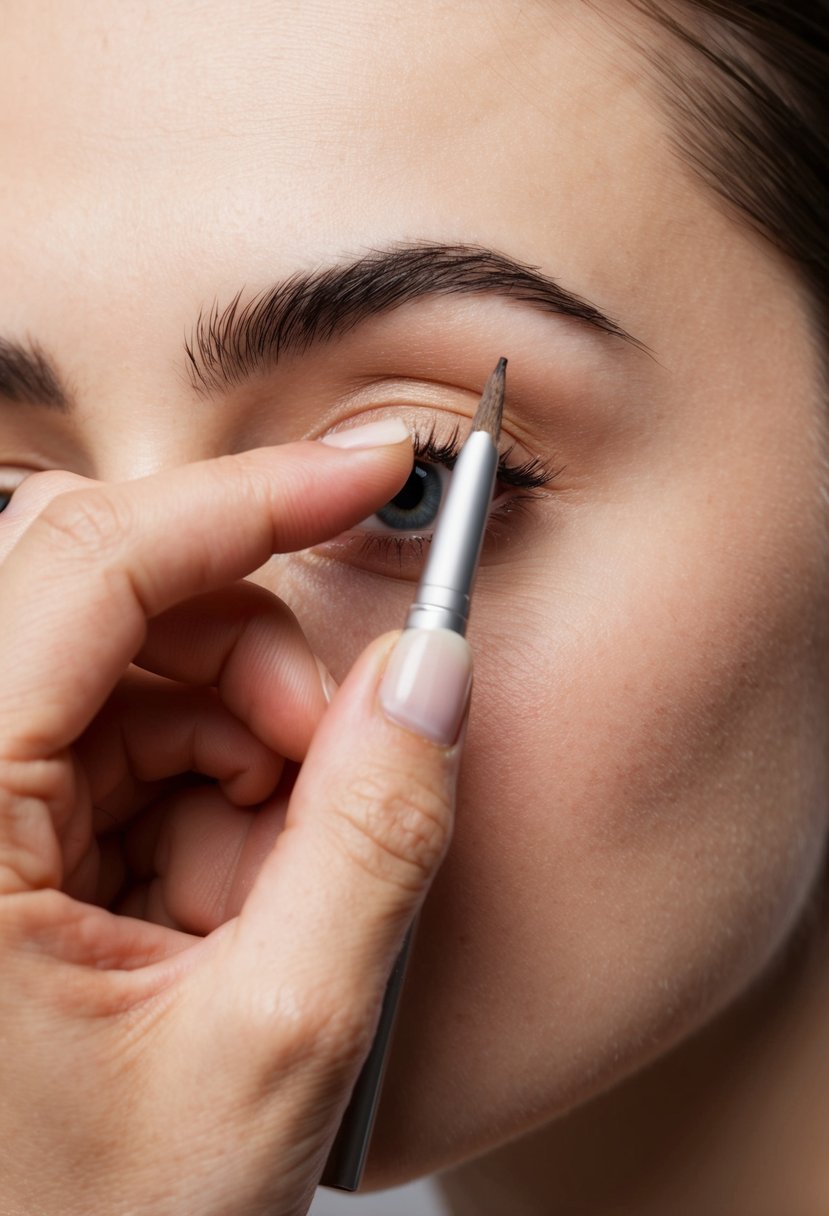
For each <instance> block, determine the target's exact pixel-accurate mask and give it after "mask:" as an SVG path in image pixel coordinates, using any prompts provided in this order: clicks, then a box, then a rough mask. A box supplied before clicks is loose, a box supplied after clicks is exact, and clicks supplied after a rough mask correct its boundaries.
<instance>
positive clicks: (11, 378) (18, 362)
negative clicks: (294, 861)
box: [0, 242, 651, 413]
mask: <svg viewBox="0 0 829 1216" xmlns="http://www.w3.org/2000/svg"><path fill="white" fill-rule="evenodd" d="M243 294H244V288H242V289H241V290H240V291H239V292H237V293H236V295H235V296H234V297H233V299H232V300H231V301H230V303H229V304H228V305H227V306H226V307H224V308H223V309H221V310H220V308H219V304H218V302H215V303H214V304H213V306H212V307H211V308H210V309H209V310H208V311H207V313H205V312H202V313H200V314H199V316H198V318H197V320H196V323H195V325H194V327H193V331H192V334H191V336H190V337H189V339H187V340H186V341H185V350H186V353H187V367H188V371H189V376H190V380H191V382H192V384H193V386H194V388H195V389H196V390H197V391H199V392H200V393H202V394H213V393H215V392H217V391H219V390H220V389H223V388H227V387H231V386H233V385H236V384H240V383H242V382H243V381H244V380H247V379H249V378H250V377H252V376H254V375H255V374H256V373H257V372H262V371H265V370H267V369H268V368H269V367H272V366H274V365H275V364H276V363H277V362H278V360H279V358H280V356H284V355H287V354H297V353H301V352H303V351H306V350H308V348H309V347H311V346H312V345H315V344H317V343H324V342H327V341H330V340H331V339H332V338H334V337H337V336H339V335H340V334H344V333H346V332H347V331H348V330H350V329H355V328H356V327H357V326H358V325H359V324H360V323H361V322H362V321H365V320H367V319H368V318H369V317H372V316H376V315H377V314H378V313H382V312H389V311H391V310H392V309H395V308H399V307H400V306H401V305H403V304H406V303H409V302H410V301H412V300H416V299H419V298H421V297H423V296H429V295H432V296H434V295H497V296H501V297H502V298H503V297H505V298H507V299H510V300H515V301H517V302H518V303H521V304H526V305H529V306H530V307H532V308H535V309H537V310H538V311H540V312H543V313H548V314H558V315H563V316H567V317H573V318H575V319H576V320H579V321H583V322H585V323H586V324H587V325H591V326H593V328H594V329H596V330H598V331H600V332H601V333H603V334H605V335H608V336H610V337H612V338H620V339H622V340H623V341H625V342H629V343H630V344H631V345H633V346H635V347H637V348H638V349H640V350H643V351H645V352H646V353H648V354H649V353H651V352H650V351H649V349H648V347H647V346H645V344H644V342H641V341H640V340H639V339H638V338H634V337H633V336H632V335H631V334H629V333H627V331H626V330H624V329H623V328H622V326H621V325H620V324H619V323H618V322H617V321H615V320H613V319H612V318H610V317H609V316H607V315H606V314H605V313H603V312H602V311H601V310H600V309H598V308H597V307H596V306H595V305H594V304H591V303H590V302H589V301H588V300H585V299H584V298H583V297H581V296H579V295H576V293H575V292H572V291H569V290H568V289H567V288H565V287H562V286H561V285H560V284H559V283H557V282H556V281H555V279H552V278H550V277H549V276H548V275H545V274H543V273H542V272H541V270H540V269H539V268H538V267H535V266H529V265H526V264H525V263H523V262H517V261H515V260H514V259H513V258H510V257H507V256H506V255H505V254H503V253H496V252H494V251H493V250H491V249H485V248H483V247H482V246H479V245H443V244H434V243H427V242H414V243H412V244H398V245H392V246H390V247H389V248H386V249H372V250H369V252H368V253H365V254H363V255H362V256H361V257H358V258H356V259H353V260H351V261H347V262H343V263H338V264H337V265H334V266H330V267H327V268H324V269H321V270H315V271H308V272H299V273H297V274H294V275H292V276H291V277H290V278H288V279H284V280H283V281H282V282H280V283H277V284H276V285H275V286H274V287H271V288H269V289H268V290H266V291H264V292H261V293H260V294H259V295H256V296H254V297H253V299H251V300H250V301H248V303H246V304H244V305H242V302H241V301H242V295H243ZM0 398H4V399H5V400H7V401H12V402H22V403H29V404H32V405H40V406H46V407H47V408H49V409H56V410H60V411H62V412H64V413H65V412H68V411H69V410H70V409H71V408H72V394H71V392H70V391H69V389H68V388H67V387H66V386H65V385H63V384H62V383H61V379H60V376H59V374H58V371H57V369H56V368H55V366H54V364H53V363H52V362H51V361H50V359H49V357H48V356H47V354H46V353H45V351H43V350H42V349H41V347H40V346H39V345H38V344H37V343H36V342H33V341H30V340H27V341H25V342H12V341H7V340H5V339H3V338H0Z"/></svg>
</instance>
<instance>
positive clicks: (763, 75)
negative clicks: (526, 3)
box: [631, 0, 829, 339]
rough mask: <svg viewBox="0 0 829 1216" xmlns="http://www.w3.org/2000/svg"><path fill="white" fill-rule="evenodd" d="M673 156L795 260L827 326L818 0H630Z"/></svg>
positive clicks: (827, 229)
mask: <svg viewBox="0 0 829 1216" xmlns="http://www.w3.org/2000/svg"><path fill="white" fill-rule="evenodd" d="M631 3H632V4H633V5H634V7H636V8H637V9H639V10H640V11H641V12H643V13H645V14H646V15H648V16H650V17H652V18H654V19H655V20H656V21H658V22H659V23H660V24H661V25H662V26H663V27H664V28H665V29H666V30H667V31H668V33H669V35H670V39H669V41H668V43H666V42H665V41H664V40H660V41H659V43H656V44H653V45H649V46H647V47H644V48H643V47H642V46H641V43H640V50H644V53H645V55H646V57H647V59H648V60H649V61H650V62H651V64H652V65H653V66H654V67H655V69H656V70H657V76H658V77H659V78H661V82H662V83H663V86H664V85H665V84H667V86H668V87H667V88H666V89H664V91H665V93H666V97H667V104H668V109H669V113H670V115H671V117H672V118H673V119H674V120H675V140H676V146H677V149H678V151H679V152H680V154H681V156H682V158H683V159H684V160H685V161H686V162H688V163H689V164H690V165H691V166H692V167H693V169H694V170H695V171H696V172H697V173H699V175H700V176H701V177H702V178H703V179H704V180H705V181H706V182H707V183H708V185H709V186H710V187H712V188H713V189H714V190H715V191H716V192H717V193H718V194H719V195H720V196H721V197H722V198H723V199H725V200H726V202H727V203H728V204H729V205H730V206H731V207H734V208H736V209H737V211H738V212H739V213H740V214H741V215H742V216H743V217H744V218H745V219H748V221H749V222H750V223H751V224H752V226H753V227H754V228H756V229H757V231H759V232H761V233H762V234H763V236H765V237H766V238H767V239H768V240H770V241H771V242H772V243H773V244H774V245H775V246H777V248H779V249H780V250H782V252H783V253H784V254H786V255H787V256H788V257H789V258H791V259H792V261H793V262H794V263H795V264H796V266H797V268H798V269H799V271H800V274H801V276H802V279H803V281H804V283H805V286H806V288H807V291H808V293H809V296H810V298H811V303H812V304H813V306H814V308H813V312H814V318H815V321H816V323H817V326H818V331H819V333H820V334H821V335H822V337H823V338H824V339H825V338H828V337H829V113H827V110H829V3H827V2H826V0H631Z"/></svg>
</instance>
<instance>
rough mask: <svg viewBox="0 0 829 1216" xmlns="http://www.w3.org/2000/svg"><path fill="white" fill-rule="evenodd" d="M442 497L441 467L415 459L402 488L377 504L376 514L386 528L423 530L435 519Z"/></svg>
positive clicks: (429, 526) (412, 530)
mask: <svg viewBox="0 0 829 1216" xmlns="http://www.w3.org/2000/svg"><path fill="white" fill-rule="evenodd" d="M442 498H443V478H442V477H441V470H440V469H439V468H438V467H437V466H436V465H433V464H424V463H423V462H422V461H420V460H416V461H415V466H414V468H413V469H412V471H411V474H410V475H409V480H408V481H407V482H406V484H405V485H404V487H403V489H402V490H401V491H400V493H399V494H396V495H395V496H394V498H393V499H392V500H391V502H387V503H386V505H385V506H384V507H381V508H380V510H379V511H378V512H377V518H378V519H379V520H381V521H382V522H383V523H384V524H386V526H387V527H389V528H397V529H399V530H400V531H410V532H423V531H425V530H426V529H427V528H431V527H432V525H433V524H434V522H435V520H436V519H437V514H438V510H439V508H440V503H441V499H442Z"/></svg>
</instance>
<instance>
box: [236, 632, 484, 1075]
mask: <svg viewBox="0 0 829 1216" xmlns="http://www.w3.org/2000/svg"><path fill="white" fill-rule="evenodd" d="M470 687H471V652H470V649H469V646H468V644H467V643H466V641H465V640H464V639H463V638H462V637H460V636H459V635H458V634H455V633H451V632H450V631H448V630H407V631H406V632H404V633H403V634H400V635H386V636H385V637H383V638H380V639H378V640H377V641H376V642H374V643H373V644H372V645H371V646H369V647H368V649H367V650H366V651H365V652H364V653H363V655H362V656H361V658H360V659H359V660H358V661H357V663H356V664H355V666H354V668H353V669H352V671H351V672H350V673H349V675H348V677H347V678H346V680H345V682H344V683H343V685H342V687H341V688H340V689H339V690H338V692H337V693H336V694H335V696H334V699H333V702H332V704H331V705H330V707H329V709H328V710H327V712H326V714H325V717H324V718H323V720H322V722H321V724H320V726H319V728H318V730H317V732H316V734H315V735H314V738H313V741H312V743H311V747H310V750H309V752H308V755H307V758H306V760H305V762H304V764H303V766H302V769H301V771H300V774H299V777H298V780H297V784H296V786H295V788H294V791H293V794H292V796H291V802H290V807H289V811H288V818H287V821H286V826H285V831H284V832H283V833H282V834H281V836H280V837H279V839H278V841H277V844H276V847H275V848H274V850H273V852H272V853H271V854H270V856H269V857H268V858H267V860H266V862H265V864H264V866H263V868H262V870H261V871H260V873H259V875H258V877H257V880H256V883H255V885H254V887H253V889H252V891H251V893H250V895H249V896H248V899H247V900H246V902H245V906H244V908H243V909H242V912H241V914H240V916H239V918H238V920H237V922H236V925H235V930H234V933H233V938H234V940H233V943H232V949H231V950H230V951H229V952H228V953H227V954H226V955H225V958H226V960H227V962H228V963H229V965H230V966H231V967H232V969H233V972H234V975H233V977H232V979H233V982H231V983H230V984H227V985H223V988H224V990H225V991H230V992H232V991H237V992H241V991H244V994H245V995H244V998H243V999H244V1005H245V1007H246V1010H247V1011H248V1012H249V1011H250V1009H251V1004H252V1003H253V1004H254V1005H255V1006H257V1007H260V1008H261V1009H262V1010H263V1011H264V1010H269V1011H271V1017H270V1023H269V1024H270V1026H271V1027H272V1030H271V1034H272V1035H273V1036H274V1041H273V1042H272V1043H271V1045H270V1046H271V1049H272V1050H275V1052H276V1054H277V1055H280V1054H281V1052H282V1050H283V1049H284V1047H285V1043H284V1033H285V1027H284V1026H282V1027H280V1026H279V1021H280V1019H279V1017H278V1016H277V1017H276V1018H273V1011H274V1010H276V1009H280V1008H281V1009H286V1008H290V1010H291V1011H292V1019H291V1020H293V1021H294V1023H295V1025H294V1029H295V1030H296V1031H298V1032H299V1033H300V1035H301V1033H302V1031H301V1026H302V1024H306V1029H307V1030H308V1031H309V1032H310V1034H311V1036H313V1035H314V1031H313V1029H312V1028H313V1027H315V1026H316V1027H317V1028H320V1027H325V1033H326V1037H330V1036H331V1034H332V1033H334V1037H335V1038H336V1033H335V1027H337V1028H339V1033H341V1034H342V1035H343V1036H344V1037H345V1038H348V1037H349V1036H352V1037H353V1039H354V1040H356V1039H360V1040H363V1041H362V1044H360V1043H359V1042H356V1041H352V1042H341V1043H339V1044H337V1043H331V1044H330V1046H332V1047H334V1049H335V1050H336V1049H337V1048H338V1047H339V1049H340V1050H342V1049H345V1051H346V1052H348V1051H349V1049H351V1050H355V1049H356V1050H358V1051H359V1049H360V1046H361V1045H362V1046H363V1047H365V1046H367V1041H366V1040H367V1039H369V1040H370V1034H371V1032H372V1030H373V1024H374V1020H375V1018H376V1014H377V1012H378V1011H379V1007H380V1002H381V999H382V994H383V989H384V986H385V983H386V980H387V978H388V975H389V972H390V971H391V968H392V965H393V962H394V959H395V957H396V955H397V952H398V950H399V949H400V946H401V944H402V941H403V937H404V935H405V932H406V929H407V927H408V926H409V924H410V923H411V921H412V920H413V918H414V916H415V915H416V913H417V911H418V909H419V907H420V905H421V903H422V901H423V898H424V896H425V894H426V891H427V890H428V888H429V885H430V883H431V881H432V879H433V878H434V876H435V874H436V872H437V870H438V867H439V865H440V862H441V860H442V859H443V856H444V854H445V852H446V848H447V846H448V844H449V839H450V837H451V833H452V824H453V814H454V797H455V784H456V775H457V768H458V761H459V752H460V743H459V737H460V736H461V735H462V725H463V721H464V718H465V715H466V708H467V703H468V700H469V691H470ZM323 1006H324V1007H323ZM306 1015H307V1016H306ZM261 1022H262V1023H265V1024H266V1025H267V1024H268V1019H267V1018H266V1017H263V1018H262V1019H261ZM259 1029H260V1032H261V1029H262V1025H261V1023H260V1026H259ZM267 1037H270V1036H267ZM248 1041H249V1040H248ZM262 1046H263V1047H265V1049H266V1050H267V1044H265V1043H263V1044H262ZM304 1046H305V1049H306V1051H307V1050H310V1051H311V1052H313V1051H314V1044H312V1043H309V1042H308V1041H306V1042H305V1044H304Z"/></svg>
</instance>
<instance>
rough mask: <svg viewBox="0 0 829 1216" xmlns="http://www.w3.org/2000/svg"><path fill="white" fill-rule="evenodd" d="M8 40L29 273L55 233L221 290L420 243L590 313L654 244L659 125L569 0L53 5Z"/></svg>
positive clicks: (594, 15)
mask: <svg viewBox="0 0 829 1216" xmlns="http://www.w3.org/2000/svg"><path fill="white" fill-rule="evenodd" d="M600 7H601V6H600ZM4 22H5V24H6V27H7V36H6V40H5V41H6V46H7V51H6V58H7V62H6V63H4V64H3V69H2V72H0V112H2V113H4V114H5V115H6V116H7V117H8V125H7V134H6V136H5V139H4V142H5V143H6V145H7V146H6V147H5V148H4V153H3V156H4V162H5V163H6V165H8V166H10V168H11V172H9V173H6V174H4V179H5V186H3V185H1V184H0V191H2V195H0V201H2V204H3V207H4V212H7V213H8V214H9V216H10V218H11V222H12V223H13V222H14V216H15V215H18V216H19V217H20V219H19V223H20V224H21V225H23V227H24V231H21V232H20V233H19V238H20V240H22V241H23V242H24V244H29V242H30V240H31V239H32V234H33V233H34V232H35V231H37V234H38V235H37V249H38V251H39V256H40V258H41V260H43V257H44V254H45V253H46V252H47V250H48V249H49V246H50V245H54V246H55V248H54V253H55V256H56V257H60V258H61V259H63V258H65V256H66V248H65V247H66V234H67V233H72V234H76V236H77V239H78V242H79V243H80V244H81V245H84V246H87V248H86V251H85V254H84V257H85V258H87V259H88V257H89V256H90V250H89V247H88V246H89V245H90V244H91V245H92V246H93V247H94V248H95V249H97V250H98V251H99V256H102V257H104V258H105V259H106V260H107V263H108V264H109V265H110V266H111V267H114V266H117V265H118V264H119V262H120V261H121V260H123V259H127V261H128V263H129V265H130V267H131V268H132V270H133V271H134V270H135V268H136V262H141V260H142V259H144V258H146V259H147V260H148V262H149V263H152V261H153V260H154V259H155V258H156V257H157V256H158V252H159V249H158V247H159V245H160V244H166V245H167V246H168V249H169V252H170V255H172V256H174V257H175V258H176V259H177V260H178V262H179V266H180V269H181V270H184V271H186V272H188V273H193V274H196V275H197V276H198V273H199V270H200V268H201V267H202V266H203V265H204V262H205V259H206V258H207V259H209V262H210V265H211V269H212V273H213V276H214V280H215V278H216V276H218V278H219V279H221V276H222V272H223V269H226V270H227V272H228V273H231V271H232V273H233V275H234V282H235V281H236V279H237V277H238V273H239V270H240V269H242V270H243V271H244V270H246V269H248V270H250V269H252V268H253V267H254V266H255V265H256V264H257V262H258V260H259V259H261V258H262V257H263V256H265V257H267V259H268V261H269V262H270V263H273V261H274V259H275V258H276V259H277V260H278V263H279V269H280V270H286V269H287V270H290V269H292V268H294V267H295V266H300V265H301V266H305V265H307V261H308V258H309V256H310V257H311V258H314V257H317V256H322V255H325V256H327V257H330V256H331V255H332V254H334V255H336V254H338V253H341V252H344V251H346V250H348V251H351V252H353V251H354V250H357V249H361V248H365V247H366V246H372V245H374V244H376V243H377V242H378V241H386V240H393V239H413V238H419V237H422V236H432V235H434V236H439V237H440V238H441V239H445V240H464V241H474V240H481V241H483V242H485V243H487V244H493V243H494V244H496V245H497V244H498V243H499V242H500V243H501V244H502V245H503V246H504V247H505V248H507V249H509V250H510V252H511V253H513V254H514V255H516V256H522V254H526V255H527V256H528V258H529V259H530V260H532V259H533V258H537V255H538V252H539V248H540V247H541V248H549V249H550V250H551V251H552V250H554V251H555V252H556V255H557V265H556V267H555V271H556V272H557V273H559V272H560V273H561V274H562V275H564V274H567V275H569V276H570V277H571V278H572V277H575V278H577V279H578V280H579V282H580V284H581V285H582V287H583V288H584V290H586V291H590V290H595V289H596V287H598V286H601V287H602V289H603V288H604V287H605V286H606V285H607V283H608V279H612V277H613V276H614V275H615V274H618V275H621V276H622V277H625V276H626V275H627V272H628V257H627V256H624V251H623V250H621V249H620V242H619V241H618V233H619V232H620V231H624V233H625V244H626V246H627V248H630V246H631V245H634V246H637V245H642V246H644V245H645V244H647V245H649V246H650V247H652V246H653V245H654V244H655V243H658V240H659V232H658V225H659V219H658V217H659V214H660V207H661V205H662V203H663V202H664V192H665V190H666V188H668V187H667V186H666V180H667V181H670V180H671V179H672V178H674V177H676V169H675V166H674V165H673V162H672V161H671V160H670V158H669V156H668V153H667V150H666V148H665V140H664V127H663V119H662V116H661V114H660V113H659V112H658V109H657V107H655V106H654V105H652V104H651V103H650V102H649V100H648V99H647V98H646V97H645V96H644V95H643V93H642V91H641V90H640V88H639V87H638V81H639V79H640V73H639V71H638V65H635V64H634V63H632V52H631V49H630V45H629V43H627V42H626V41H625V40H623V39H621V38H619V36H618V34H617V33H616V32H614V27H613V25H612V24H611V23H610V22H608V21H607V20H606V19H605V17H604V16H603V15H602V13H601V12H597V11H595V10H594V9H593V7H592V6H590V5H587V4H584V3H583V2H582V0H575V2H570V0H548V2H545V3H531V4H525V3H524V4H518V3H517V2H516V3H513V2H511V0H503V2H502V3H495V4H486V5H481V4H480V3H466V4H464V3H456V2H453V3H452V4H451V5H450V4H446V3H443V2H441V3H438V2H433V0H418V3H416V4H414V5H412V4H405V3H400V4H398V3H377V2H370V3H368V2H366V3H362V4H360V3H353V2H349V3H346V2H345V0H340V2H337V0H335V2H334V3H330V4H328V5H320V4H313V5H308V4H304V3H294V4H291V3H287V4H286V3H280V4H277V5H274V4H250V5H246V6H243V7H242V8H241V9H238V10H234V11H233V12H232V13H229V11H228V8H227V6H226V5H219V4H216V5H210V4H204V3H199V4H195V3H194V4H187V3H177V4H172V5H170V4H162V3H152V2H151V3H148V4H147V3H144V4H131V3H119V4H113V3H104V2H102V0H99V2H97V3H96V2H93V0H84V2H82V3H81V2H80V0H79V2H77V3H73V2H71V0H70V2H68V3H66V4H62V5H60V6H49V9H48V13H47V11H46V9H45V6H40V5H30V4H26V3H22V2H21V3H19V4H17V5H11V6H7V12H6V14H5V15H4ZM666 173H667V174H668V177H667V179H666V176H665V175H666ZM657 182H659V183H660V184H659V189H658V190H656V189H655V187H656V184H657ZM649 186H651V187H653V189H649ZM3 195H4V196H5V197H3ZM24 199H25V206H21V203H22V200H24ZM92 217H94V222H93V220H92ZM161 217H163V223H162V222H160V220H161ZM608 225H610V226H611V229H612V231H610V232H603V231H602V229H603V228H606V227H607V226H608ZM27 233H28V234H29V236H28V237H27V235H26V234H27ZM125 233H128V234H129V242H128V248H127V249H125V248H124V234H125ZM645 237H647V241H645V239H644V238H645ZM639 252H640V255H641V253H642V252H643V250H642V249H640V250H639ZM79 256H80V255H79ZM599 280H600V283H599Z"/></svg>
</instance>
